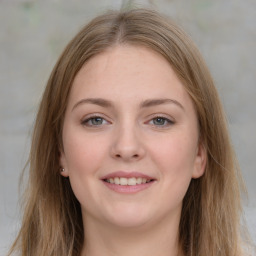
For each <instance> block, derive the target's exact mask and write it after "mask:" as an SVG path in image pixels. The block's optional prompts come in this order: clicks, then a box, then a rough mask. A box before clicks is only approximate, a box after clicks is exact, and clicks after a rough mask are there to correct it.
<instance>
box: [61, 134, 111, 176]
mask: <svg viewBox="0 0 256 256" xmlns="http://www.w3.org/2000/svg"><path fill="white" fill-rule="evenodd" d="M105 144H106V143H105ZM64 150H65V156H66V163H67V167H68V170H69V173H70V175H71V174H80V175H87V174H88V173H92V172H94V171H95V170H96V169H97V168H98V166H99V165H100V163H101V162H102V161H103V158H104V156H106V152H105V151H106V150H105V147H104V142H103V141H102V140H101V139H100V138H97V137H94V136H85V134H84V133H83V132H82V133H72V132H69V133H67V134H66V141H64Z"/></svg>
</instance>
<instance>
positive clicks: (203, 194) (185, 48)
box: [10, 9, 242, 256]
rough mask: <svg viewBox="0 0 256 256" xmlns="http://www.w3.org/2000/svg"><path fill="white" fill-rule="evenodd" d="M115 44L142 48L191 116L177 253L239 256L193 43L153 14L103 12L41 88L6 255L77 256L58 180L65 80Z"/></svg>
mask: <svg viewBox="0 0 256 256" xmlns="http://www.w3.org/2000/svg"><path fill="white" fill-rule="evenodd" d="M120 44H132V45H135V46H143V47H148V48H150V49H152V50H154V51H155V52H157V53H159V54H161V55H162V56H163V57H164V58H165V59H166V60H168V62H169V63H170V65H171V66H172V68H173V70H174V71H175V72H176V74H177V76H178V77H179V79H180V80H181V81H182V82H183V84H184V87H185V89H186V90H187V92H188V93H189V95H190V96H191V98H192V100H193V102H194V106H195V109H196V112H197V115H198V122H199V129H200V143H202V145H203V146H204V147H205V149H206V152H207V166H206V170H205V174H204V175H203V176H202V177H201V178H199V179H193V180H192V181H191V183H190V186H189V189H188V191H187V193H186V195H185V198H184V200H183V208H182V214H181V221H180V230H179V232H180V233H179V239H180V245H181V247H182V249H183V251H184V254H185V255H186V256H205V255H207V256H218V255H221V256H241V248H240V244H241V237H240V228H239V227H240V225H239V223H240V215H241V200H240V196H241V195H240V193H241V188H242V184H241V183H240V182H239V181H241V180H242V179H241V175H240V171H239V167H238V164H237V161H236V158H235V155H234V152H233V150H232V147H231V143H230V139H229V135H228V130H227V124H226V120H225V116H224V113H223V110H222V107H221V103H220V100H219V97H218V94H217V91H216V89H215V86H214V83H213V80H212V78H211V75H210V73H209V71H208V69H207V67H206V65H205V63H204V61H203V59H202V57H201V55H200V53H199V52H198V50H197V48H196V47H195V46H194V44H193V42H192V41H191V40H190V39H189V37H188V36H187V35H185V33H184V32H183V31H182V30H181V29H180V28H179V27H177V26H176V25H175V24H174V23H173V22H172V21H170V20H169V19H167V18H166V17H163V16H162V15H159V14H158V13H157V12H155V11H151V10H145V9H135V10H130V11H126V12H115V11H111V12H108V13H106V14H104V15H101V16H99V17H97V18H95V19H94V20H92V21H91V22H90V23H89V24H88V25H86V26H85V27H84V28H83V29H82V30H81V31H80V32H79V33H78V34H77V35H76V36H75V38H74V39H73V40H72V41H71V42H70V43H69V44H68V45H67V47H66V49H65V50H64V52H63V53H62V55H61V56H60V58H59V60H58V62H57V64H56V65H55V67H54V69H53V71H52V73H51V76H50V78H49V80H48V83H47V86H46V89H45V92H44V95H43V97H42V101H41V105H40V107H39V111H38V115H37V119H36V122H35V127H34V134H33V138H32V146H31V153H30V158H29V167H30V174H29V175H30V176H29V177H30V178H29V185H28V188H27V191H26V194H25V198H26V206H25V210H24V211H25V213H24V217H23V222H22V227H21V230H20V232H19V234H18V237H17V239H16V241H15V243H14V245H13V247H12V250H11V252H10V255H11V253H12V252H13V251H14V250H15V249H17V250H19V251H21V255H22V256H25V255H26V256H32V255H33V256H34V255H42V256H44V255H45V256H50V255H63V256H79V255H80V253H81V248H82V246H83V242H84V236H83V223H82V216H81V209H80V204H79V202H78V201H77V199H76V198H75V196H74V194H73V191H72V189H71V186H70V183H69V180H68V179H67V178H64V177H62V176H61V175H60V174H59V167H60V166H59V157H60V155H59V152H60V150H62V126H63V119H64V114H65V110H66V106H67V102H68V98H69V92H70V89H71V86H72V83H73V80H74V78H75V76H76V74H77V72H78V71H79V70H80V69H81V67H82V66H83V65H84V64H85V63H86V62H87V61H88V60H89V59H90V58H92V57H93V56H95V55H97V54H99V53H101V52H103V51H105V50H106V49H107V48H110V47H113V46H115V45H120Z"/></svg>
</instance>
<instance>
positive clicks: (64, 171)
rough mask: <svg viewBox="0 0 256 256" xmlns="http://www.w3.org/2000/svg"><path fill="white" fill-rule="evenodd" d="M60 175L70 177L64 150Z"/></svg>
mask: <svg viewBox="0 0 256 256" xmlns="http://www.w3.org/2000/svg"><path fill="white" fill-rule="evenodd" d="M60 174H61V175H62V176H64V177H68V176H69V172H68V166H67V160H66V156H65V153H64V151H63V150H61V151H60Z"/></svg>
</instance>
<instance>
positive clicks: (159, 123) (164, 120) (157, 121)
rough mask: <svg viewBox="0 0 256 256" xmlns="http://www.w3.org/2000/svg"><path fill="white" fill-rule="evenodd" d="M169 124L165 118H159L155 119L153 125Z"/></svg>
mask: <svg viewBox="0 0 256 256" xmlns="http://www.w3.org/2000/svg"><path fill="white" fill-rule="evenodd" d="M167 123H168V120H167V119H166V118H163V117H157V118H154V119H153V124H154V125H165V124H167Z"/></svg>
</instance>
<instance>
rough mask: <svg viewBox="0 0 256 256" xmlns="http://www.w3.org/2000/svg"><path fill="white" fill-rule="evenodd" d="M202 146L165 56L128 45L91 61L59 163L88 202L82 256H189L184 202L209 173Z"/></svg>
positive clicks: (76, 93) (71, 105)
mask: <svg viewBox="0 0 256 256" xmlns="http://www.w3.org/2000/svg"><path fill="white" fill-rule="evenodd" d="M198 141H199V132H198V121H197V116H196V112H195V109H194V107H193V103H192V101H191V99H190V97H189V95H188V93H187V92H186V91H185V89H184V86H183V85H182V83H181V82H180V80H179V79H178V78H177V76H176V75H175V73H174V71H173V70H172V68H171V66H170V64H169V63H168V62H167V61H166V60H165V59H164V58H163V57H162V56H160V55H159V54H157V53H155V52H153V51H152V50H149V49H146V48H143V47H138V46H136V47H135V46H127V45H125V46H124V45H123V46H115V47H112V48H109V49H108V50H106V51H105V52H103V53H101V54H98V55H96V56H95V57H93V58H92V59H90V60H89V61H88V62H87V63H86V64H85V65H84V66H83V67H82V69H81V70H80V71H79V72H78V74H77V75H76V77H75V80H74V83H73V86H72V89H71V92H70V97H69V101H68V105H67V110H66V114H65V120H64V126H63V151H62V152H61V157H60V164H61V166H62V167H63V168H64V169H65V171H64V172H62V175H63V176H65V177H69V179H70V183H71V186H72V189H73V191H74V194H75V196H76V197H77V199H78V201H79V202H80V204H81V209H82V216H83V224H84V232H85V233H84V235H85V243H84V248H83V251H82V256H84V255H86V256H97V255H109V256H110V255H111V256H112V255H113V256H114V255H122V256H126V255H127V256H128V255H133V256H137V255H140V256H148V255H161V256H167V255H168V256H177V255H182V254H179V252H178V251H179V243H178V228H179V221H180V214H181V207H182V200H183V198H184V196H185V193H186V191H187V189H188V186H189V183H190V181H191V179H192V178H194V179H196V178H199V177H200V176H201V175H202V174H203V172H204V168H205V151H204V148H203V147H202V146H201V145H200V144H199V143H198ZM145 182H147V183H145ZM119 183H121V184H119ZM127 183H128V184H127Z"/></svg>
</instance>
